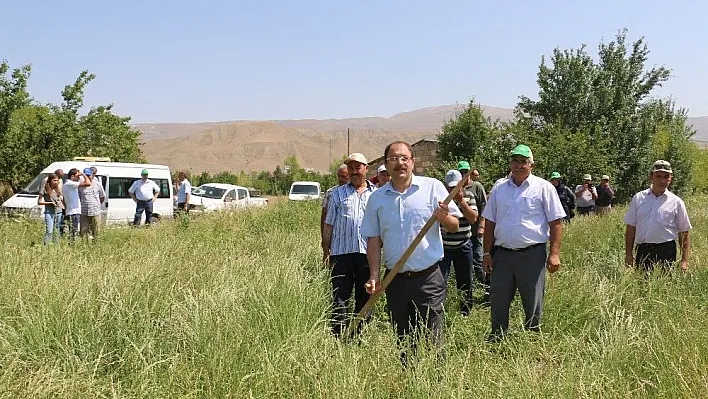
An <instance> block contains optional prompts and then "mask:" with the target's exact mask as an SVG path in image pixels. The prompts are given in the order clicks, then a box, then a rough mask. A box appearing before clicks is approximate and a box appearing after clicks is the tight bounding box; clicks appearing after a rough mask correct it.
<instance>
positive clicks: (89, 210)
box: [79, 182, 101, 216]
mask: <svg viewBox="0 0 708 399" xmlns="http://www.w3.org/2000/svg"><path fill="white" fill-rule="evenodd" d="M98 187H99V185H97V184H94V182H92V183H91V185H90V186H88V187H79V202H81V214H82V215H85V216H99V215H100V214H101V202H100V201H99V198H98V197H99V193H100V192H99V191H98V190H99V188H98Z"/></svg>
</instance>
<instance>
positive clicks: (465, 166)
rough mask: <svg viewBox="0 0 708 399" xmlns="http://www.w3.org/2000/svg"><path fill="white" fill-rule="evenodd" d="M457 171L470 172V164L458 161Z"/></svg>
mask: <svg viewBox="0 0 708 399" xmlns="http://www.w3.org/2000/svg"><path fill="white" fill-rule="evenodd" d="M457 170H470V163H469V162H467V161H460V162H458V163H457Z"/></svg>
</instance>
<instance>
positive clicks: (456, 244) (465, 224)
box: [440, 186, 486, 249]
mask: <svg viewBox="0 0 708 399" xmlns="http://www.w3.org/2000/svg"><path fill="white" fill-rule="evenodd" d="M463 198H464V199H465V202H467V203H468V204H469V206H470V208H472V209H474V210H477V203H476V201H475V195H474V192H473V191H472V186H467V187H466V188H465V189H464V193H463ZM485 202H486V201H485ZM455 204H457V207H458V208H459V207H460V205H459V203H458V202H457V201H455ZM457 220H458V221H459V222H460V228H459V229H457V232H455V233H448V232H447V231H446V230H445V228H444V227H443V226H440V232H441V233H442V240H443V248H444V249H458V248H462V247H463V246H464V245H465V244H466V243H467V241H468V240H469V239H470V237H472V226H471V225H470V222H469V221H468V220H467V218H466V217H464V216H462V217H458V218H457Z"/></svg>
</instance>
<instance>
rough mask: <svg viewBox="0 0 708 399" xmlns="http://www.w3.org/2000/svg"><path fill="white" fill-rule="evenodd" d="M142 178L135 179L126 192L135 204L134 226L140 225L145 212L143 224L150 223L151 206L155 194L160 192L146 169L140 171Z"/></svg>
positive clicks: (155, 196) (154, 199) (155, 197)
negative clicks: (149, 177)
mask: <svg viewBox="0 0 708 399" xmlns="http://www.w3.org/2000/svg"><path fill="white" fill-rule="evenodd" d="M140 176H142V178H141V179H140V180H136V181H134V182H133V184H132V185H131V186H130V188H129V189H128V194H130V198H132V199H133V201H135V203H136V204H137V206H136V208H135V218H133V224H134V225H135V226H140V219H141V218H142V216H143V212H145V224H146V225H149V224H150V219H151V218H152V206H153V203H154V202H155V201H157V196H158V195H159V194H160V187H159V186H158V185H157V183H155V182H154V181H152V180H150V179H148V170H147V169H143V170H142V172H140Z"/></svg>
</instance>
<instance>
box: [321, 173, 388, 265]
mask: <svg viewBox="0 0 708 399" xmlns="http://www.w3.org/2000/svg"><path fill="white" fill-rule="evenodd" d="M375 190H376V187H374V186H373V185H372V184H371V183H369V181H367V182H366V189H365V190H364V191H362V192H361V193H357V192H356V189H355V188H354V186H352V184H351V183H348V184H345V185H342V186H338V187H335V188H334V189H333V190H332V191H331V192H330V195H329V201H328V203H327V217H326V218H325V223H326V224H328V225H330V226H332V241H331V243H330V255H343V254H356V253H361V254H366V239H365V238H363V237H362V236H361V234H359V229H360V228H361V222H362V220H363V219H364V211H365V210H366V204H367V202H368V201H369V197H370V196H371V194H372V193H373V192H374V191H375Z"/></svg>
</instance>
